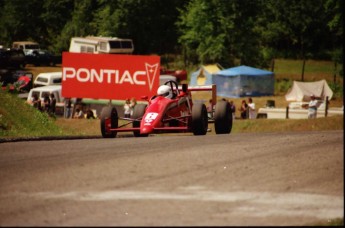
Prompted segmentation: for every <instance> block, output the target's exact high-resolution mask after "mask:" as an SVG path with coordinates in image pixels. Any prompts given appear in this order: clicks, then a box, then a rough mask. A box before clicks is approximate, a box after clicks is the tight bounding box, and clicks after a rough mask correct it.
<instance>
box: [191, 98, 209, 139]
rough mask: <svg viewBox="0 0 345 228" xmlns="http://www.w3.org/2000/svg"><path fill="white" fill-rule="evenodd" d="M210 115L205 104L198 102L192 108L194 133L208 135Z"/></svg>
mask: <svg viewBox="0 0 345 228" xmlns="http://www.w3.org/2000/svg"><path fill="white" fill-rule="evenodd" d="M207 127H208V116H207V109H206V106H205V104H202V103H196V104H194V105H193V109H192V131H193V134H194V135H206V133H207Z"/></svg>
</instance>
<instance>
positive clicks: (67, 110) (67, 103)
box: [64, 98, 72, 119]
mask: <svg viewBox="0 0 345 228" xmlns="http://www.w3.org/2000/svg"><path fill="white" fill-rule="evenodd" d="M71 113H72V100H71V98H66V99H65V115H64V116H65V118H66V119H68V118H70V117H71Z"/></svg>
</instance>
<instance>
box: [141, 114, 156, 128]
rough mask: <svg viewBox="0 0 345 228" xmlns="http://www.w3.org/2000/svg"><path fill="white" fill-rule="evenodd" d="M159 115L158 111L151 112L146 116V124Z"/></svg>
mask: <svg viewBox="0 0 345 228" xmlns="http://www.w3.org/2000/svg"><path fill="white" fill-rule="evenodd" d="M157 116H158V113H156V112H149V113H147V115H146V116H145V119H144V120H145V125H150V124H151V122H152V121H154V120H155V119H156V118H157Z"/></svg>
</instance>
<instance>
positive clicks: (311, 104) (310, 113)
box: [308, 94, 317, 119]
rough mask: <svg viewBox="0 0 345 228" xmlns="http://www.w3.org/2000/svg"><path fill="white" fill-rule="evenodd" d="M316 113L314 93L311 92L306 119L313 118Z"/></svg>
mask: <svg viewBox="0 0 345 228" xmlns="http://www.w3.org/2000/svg"><path fill="white" fill-rule="evenodd" d="M316 114H317V100H316V98H315V96H314V94H312V95H311V96H310V101H309V104H308V119H315V118H316Z"/></svg>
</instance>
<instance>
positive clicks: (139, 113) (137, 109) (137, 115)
mask: <svg viewBox="0 0 345 228" xmlns="http://www.w3.org/2000/svg"><path fill="white" fill-rule="evenodd" d="M146 107H147V105H146V104H136V105H135V106H134V109H133V115H132V119H140V120H134V121H133V127H140V123H141V118H142V117H143V116H144V114H145V110H146ZM133 135H134V136H135V137H147V136H148V134H140V131H133Z"/></svg>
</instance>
